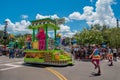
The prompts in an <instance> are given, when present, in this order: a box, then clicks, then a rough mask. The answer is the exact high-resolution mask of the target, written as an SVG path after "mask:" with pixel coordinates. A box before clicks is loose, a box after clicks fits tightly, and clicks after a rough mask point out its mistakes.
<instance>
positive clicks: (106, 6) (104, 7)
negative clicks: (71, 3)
mask: <svg viewBox="0 0 120 80" xmlns="http://www.w3.org/2000/svg"><path fill="white" fill-rule="evenodd" d="M90 1H92V0H90ZM112 4H114V0H97V2H96V5H95V6H96V8H95V9H94V8H93V7H91V6H85V7H84V8H83V14H80V12H73V13H72V14H70V15H69V18H70V19H72V20H86V21H87V23H88V25H91V24H100V25H104V24H105V25H108V26H111V27H113V26H116V18H115V16H114V12H113V10H112V8H111V5H112Z"/></svg>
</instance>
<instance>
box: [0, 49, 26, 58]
mask: <svg viewBox="0 0 120 80" xmlns="http://www.w3.org/2000/svg"><path fill="white" fill-rule="evenodd" d="M0 54H1V55H5V56H8V57H9V58H22V57H24V55H25V53H24V49H19V48H13V47H12V48H4V47H3V48H2V47H1V48H0Z"/></svg>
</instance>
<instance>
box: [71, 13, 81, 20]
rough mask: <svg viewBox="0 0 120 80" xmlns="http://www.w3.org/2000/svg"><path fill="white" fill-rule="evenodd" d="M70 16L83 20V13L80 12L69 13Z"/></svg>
mask: <svg viewBox="0 0 120 80" xmlns="http://www.w3.org/2000/svg"><path fill="white" fill-rule="evenodd" d="M69 18H70V19H74V20H82V18H81V14H80V13H79V12H73V13H72V14H70V15H69Z"/></svg>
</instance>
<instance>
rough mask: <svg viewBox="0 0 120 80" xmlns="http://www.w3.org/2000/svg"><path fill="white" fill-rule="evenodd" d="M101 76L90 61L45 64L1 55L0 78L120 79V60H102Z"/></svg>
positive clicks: (51, 79) (38, 79)
mask: <svg viewBox="0 0 120 80" xmlns="http://www.w3.org/2000/svg"><path fill="white" fill-rule="evenodd" d="M100 65H101V71H102V74H101V76H94V75H93V73H96V72H97V70H95V69H94V66H93V65H92V63H91V62H90V61H87V60H84V61H82V60H81V61H75V63H74V66H64V67H55V66H43V65H30V64H27V65H26V64H24V62H23V58H14V59H9V58H8V57H6V56H0V80H120V76H119V75H120V60H118V61H117V62H114V66H108V61H107V60H102V61H101V63H100Z"/></svg>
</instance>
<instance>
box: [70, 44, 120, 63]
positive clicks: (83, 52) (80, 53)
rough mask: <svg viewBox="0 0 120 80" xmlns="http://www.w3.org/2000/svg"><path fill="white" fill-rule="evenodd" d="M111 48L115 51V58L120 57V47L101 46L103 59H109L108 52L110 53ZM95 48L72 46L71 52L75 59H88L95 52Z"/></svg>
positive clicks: (100, 52)
mask: <svg viewBox="0 0 120 80" xmlns="http://www.w3.org/2000/svg"><path fill="white" fill-rule="evenodd" d="M109 49H111V50H112V53H113V60H115V61H116V60H117V58H118V59H120V48H115V47H102V46H99V54H100V56H101V59H107V54H108V53H109ZM93 50H94V48H93V47H92V46H89V47H86V46H81V47H80V46H72V47H71V53H72V55H73V57H74V59H75V60H80V59H88V58H89V55H90V54H91V53H92V52H93Z"/></svg>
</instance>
